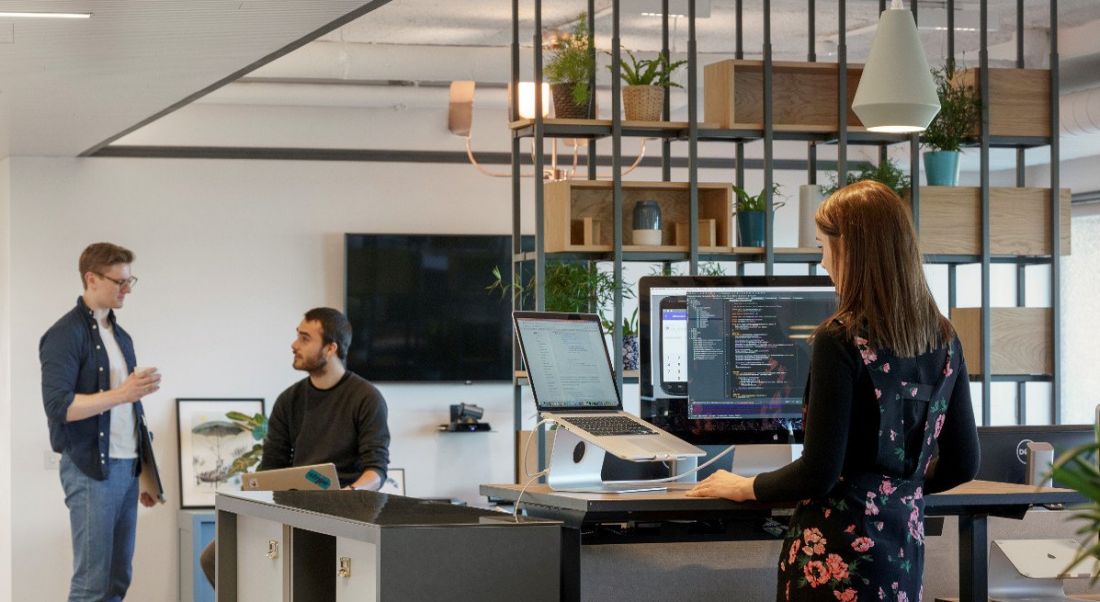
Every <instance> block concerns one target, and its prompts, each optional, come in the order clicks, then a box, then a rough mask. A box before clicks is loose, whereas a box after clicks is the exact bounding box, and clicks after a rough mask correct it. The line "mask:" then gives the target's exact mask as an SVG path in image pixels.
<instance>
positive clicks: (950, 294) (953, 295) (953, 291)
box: [947, 263, 959, 316]
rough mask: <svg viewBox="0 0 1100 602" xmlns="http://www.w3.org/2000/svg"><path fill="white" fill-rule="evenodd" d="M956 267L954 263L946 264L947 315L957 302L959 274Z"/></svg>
mask: <svg viewBox="0 0 1100 602" xmlns="http://www.w3.org/2000/svg"><path fill="white" fill-rule="evenodd" d="M958 267H959V266H957V265H956V264H954V263H949V264H947V315H948V316H950V315H951V310H952V309H955V306H956V305H958V302H959V274H958Z"/></svg>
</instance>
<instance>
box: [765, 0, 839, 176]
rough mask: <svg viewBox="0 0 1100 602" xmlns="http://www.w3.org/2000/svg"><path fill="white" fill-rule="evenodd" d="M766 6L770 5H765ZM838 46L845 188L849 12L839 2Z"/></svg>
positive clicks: (837, 168)
mask: <svg viewBox="0 0 1100 602" xmlns="http://www.w3.org/2000/svg"><path fill="white" fill-rule="evenodd" d="M764 4H765V6H766V5H767V4H768V3H767V2H765V3H764ZM837 10H838V11H839V12H838V14H837V44H836V78H837V79H836V106H837V111H836V119H837V132H836V140H837V145H836V177H837V181H838V182H840V185H841V186H843V185H844V183H845V182H847V181H848V15H847V13H848V10H847V2H846V1H845V0H839V2H837Z"/></svg>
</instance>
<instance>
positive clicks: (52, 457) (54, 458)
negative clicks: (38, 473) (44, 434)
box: [43, 450, 61, 470]
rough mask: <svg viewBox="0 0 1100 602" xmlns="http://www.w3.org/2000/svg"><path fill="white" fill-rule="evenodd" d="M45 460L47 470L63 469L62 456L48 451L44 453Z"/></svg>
mask: <svg viewBox="0 0 1100 602" xmlns="http://www.w3.org/2000/svg"><path fill="white" fill-rule="evenodd" d="M43 458H44V463H45V466H46V470H60V469H61V454H55V453H54V452H53V451H50V450H46V451H45V452H43Z"/></svg>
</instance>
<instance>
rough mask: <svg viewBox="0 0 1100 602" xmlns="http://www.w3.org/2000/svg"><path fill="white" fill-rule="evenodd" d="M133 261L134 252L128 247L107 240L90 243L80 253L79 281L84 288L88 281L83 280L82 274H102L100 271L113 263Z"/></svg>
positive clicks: (108, 267)
mask: <svg viewBox="0 0 1100 602" xmlns="http://www.w3.org/2000/svg"><path fill="white" fill-rule="evenodd" d="M133 262H134V253H133V251H131V250H130V249H126V248H123V247H120V246H118V245H116V244H112V243H109V242H97V243H92V244H90V245H88V247H87V248H86V249H84V252H83V253H81V254H80V263H79V267H80V282H81V284H83V285H84V288H88V283H87V282H85V281H84V274H87V273H88V272H92V273H93V274H100V275H102V272H104V271H106V270H108V269H110V267H111V266H113V265H115V264H118V263H133Z"/></svg>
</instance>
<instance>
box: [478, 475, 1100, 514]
mask: <svg viewBox="0 0 1100 602" xmlns="http://www.w3.org/2000/svg"><path fill="white" fill-rule="evenodd" d="M666 485H667V487H668V491H666V492H658V493H653V492H650V493H629V494H582V493H560V492H555V491H553V490H551V489H550V488H549V487H548V486H547V485H544V484H538V485H531V486H530V487H528V489H527V491H526V492H525V493H524V495H523V501H522V502H521V503H522V504H523V505H524V506H535V507H543V508H547V509H554V510H557V511H564V512H569V513H574V514H582V515H584V516H585V517H586V518H587V519H589V520H591V519H596V520H599V519H623V518H629V516H630V515H636V514H639V513H646V512H649V513H655V514H659V513H662V512H675V513H690V514H697V515H699V516H700V517H703V516H707V515H711V514H713V515H716V516H721V515H723V514H728V513H729V512H731V511H733V512H735V513H753V512H757V513H758V512H760V511H762V510H769V509H778V508H789V507H793V506H794V502H788V503H775V504H765V503H761V502H741V503H738V502H731V501H729V500H723V499H718V498H690V497H687V496H686V495H685V493H686V492H687V490H688V489H691V488H692V487H693V486H694V483H667V484H666ZM520 489H521V486H520V485H511V484H500V485H482V486H481V494H482V495H485V496H491V497H495V498H498V499H501V500H505V501H514V500H515V499H516V497H517V496H518V494H519V491H520ZM1083 501H1085V499H1084V498H1083V497H1082V496H1081V495H1080V494H1078V493H1077V492H1075V491H1072V490H1070V489H1059V488H1052V487H1043V488H1039V487H1032V486H1029V485H1016V484H1012V483H995V482H990V481H971V482H969V483H964V484H962V485H960V486H958V487H956V488H954V489H951V490H949V491H944V492H942V493H936V494H931V495H928V496H927V497H925V512H926V513H927V514H928V515H930V516H934V515H944V514H963V513H969V512H975V511H978V512H982V511H986V512H989V513H991V514H999V513H1000V512H1001V511H1004V510H1005V509H1006V508H1023V509H1026V508H1027V507H1028V506H1031V505H1038V504H1074V503H1081V502H1083Z"/></svg>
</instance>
